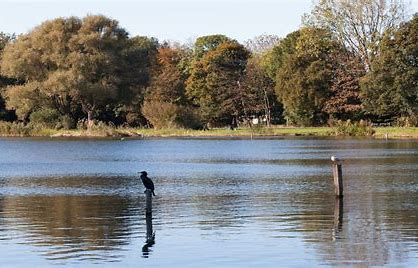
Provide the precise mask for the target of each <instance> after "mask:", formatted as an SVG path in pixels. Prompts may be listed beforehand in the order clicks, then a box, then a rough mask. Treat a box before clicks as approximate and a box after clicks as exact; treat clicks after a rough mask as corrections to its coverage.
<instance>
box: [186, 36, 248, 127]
mask: <svg viewBox="0 0 418 268" xmlns="http://www.w3.org/2000/svg"><path fill="white" fill-rule="evenodd" d="M248 57H249V52H248V51H247V50H246V49H245V48H244V47H243V46H242V45H240V44H239V43H238V42H236V41H227V42H224V43H221V44H219V45H218V46H217V47H216V48H212V49H211V50H210V51H208V52H207V53H206V54H205V55H204V56H203V57H202V58H201V59H200V60H197V61H194V62H193V65H192V68H191V74H190V77H189V78H188V80H187V87H186V90H187V95H188V96H189V98H190V99H191V100H192V101H193V103H194V104H196V105H197V106H198V107H199V109H200V112H201V114H202V117H203V120H204V121H205V123H209V124H211V125H224V124H232V125H234V124H236V120H237V119H238V117H239V116H240V115H242V113H243V112H244V111H243V107H244V106H245V104H244V103H243V101H244V98H243V94H244V89H243V87H242V86H241V84H240V81H241V79H242V77H243V73H244V71H245V67H246V64H247V59H248ZM244 113H245V112H244Z"/></svg>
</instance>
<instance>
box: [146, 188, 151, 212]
mask: <svg viewBox="0 0 418 268" xmlns="http://www.w3.org/2000/svg"><path fill="white" fill-rule="evenodd" d="M145 199H146V201H145V202H146V208H145V212H146V214H152V191H151V190H149V189H147V190H145Z"/></svg>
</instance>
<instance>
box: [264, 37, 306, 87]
mask: <svg viewBox="0 0 418 268" xmlns="http://www.w3.org/2000/svg"><path fill="white" fill-rule="evenodd" d="M299 37H300V31H295V32H292V33H290V34H288V35H287V36H286V37H285V38H284V39H282V40H280V41H279V42H278V43H277V44H276V45H275V46H273V48H271V49H270V50H267V51H265V52H264V53H263V54H262V55H261V56H260V57H261V59H260V65H261V66H262V67H263V68H264V69H265V70H266V72H267V75H268V76H269V77H270V78H271V79H273V80H274V81H275V80H276V78H277V77H276V75H277V71H278V70H279V69H280V67H281V66H282V63H283V59H284V57H285V56H286V55H288V54H292V53H294V52H295V49H296V42H297V40H298V39H299Z"/></svg>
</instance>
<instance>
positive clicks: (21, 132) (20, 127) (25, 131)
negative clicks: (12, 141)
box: [0, 121, 38, 136]
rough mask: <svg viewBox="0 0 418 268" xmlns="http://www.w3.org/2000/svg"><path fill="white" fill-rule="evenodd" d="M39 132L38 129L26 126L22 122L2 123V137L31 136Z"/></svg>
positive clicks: (0, 126)
mask: <svg viewBox="0 0 418 268" xmlns="http://www.w3.org/2000/svg"><path fill="white" fill-rule="evenodd" d="M37 130H38V129H37V128H35V127H33V126H31V125H25V124H24V123H22V122H5V121H0V135H5V136H8V135H10V136H29V135H31V134H32V133H34V132H36V131H37Z"/></svg>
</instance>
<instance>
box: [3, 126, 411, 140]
mask: <svg viewBox="0 0 418 268" xmlns="http://www.w3.org/2000/svg"><path fill="white" fill-rule="evenodd" d="M374 130H375V133H374V134H373V135H371V136H348V135H347V136H345V135H335V134H334V131H333V128H331V127H305V128H297V127H295V128H292V127H280V128H279V127H273V128H254V129H250V128H238V129H235V130H230V129H226V128H223V129H210V130H205V131H204V130H187V129H133V128H109V129H103V130H94V131H88V130H54V129H42V130H39V131H37V132H35V133H30V134H2V133H0V137H50V138H121V139H124V138H138V139H142V138H185V139H187V138H195V139H196V138H202V139H274V138H286V137H357V138H362V137H363V138H376V139H386V138H387V139H418V128H417V127H411V128H399V127H378V128H374Z"/></svg>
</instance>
